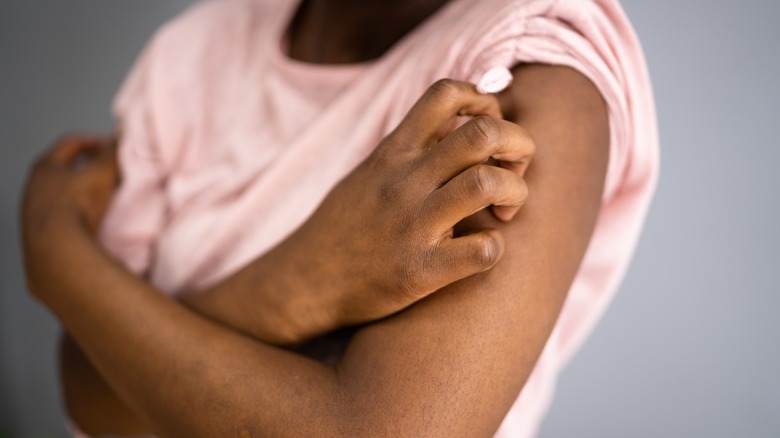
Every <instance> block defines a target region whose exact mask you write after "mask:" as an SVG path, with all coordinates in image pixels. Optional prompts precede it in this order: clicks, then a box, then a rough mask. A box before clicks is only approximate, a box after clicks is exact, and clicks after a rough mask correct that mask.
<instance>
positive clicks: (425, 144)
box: [273, 80, 535, 333]
mask: <svg viewBox="0 0 780 438" xmlns="http://www.w3.org/2000/svg"><path fill="white" fill-rule="evenodd" d="M463 116H475V117H474V118H473V119H472V120H470V121H469V122H467V123H465V124H463V125H462V126H460V127H458V128H457V129H455V130H454V131H453V129H454V128H455V127H456V126H457V124H458V122H459V121H460V120H461V118H462V117H463ZM534 149H535V146H534V143H533V141H532V139H531V138H530V136H529V135H528V133H526V132H525V130H523V129H522V128H521V127H519V126H517V125H515V124H513V123H511V122H508V121H504V120H502V119H501V113H500V108H499V104H498V101H497V99H496V97H495V96H493V95H482V94H479V93H477V92H476V90H475V88H474V87H473V86H472V85H470V84H466V83H462V82H455V81H450V80H444V81H440V82H438V83H436V84H434V85H433V86H432V87H431V88H430V89H429V90H428V91H427V92H426V93H425V94H424V95H423V97H422V98H421V99H420V100H419V101H418V102H417V103H416V105H415V106H414V107H413V108H412V110H411V111H410V112H409V114H408V115H407V116H406V118H405V119H404V120H403V121H402V122H401V124H400V125H399V126H398V127H397V129H395V131H394V132H393V133H391V134H390V135H389V136H388V137H387V138H385V139H384V140H383V141H382V142H381V143H380V144H379V146H378V147H377V148H376V150H375V151H374V152H373V153H372V154H371V155H370V156H369V157H368V158H367V159H366V160H365V161H364V162H363V163H362V164H360V165H359V166H358V167H357V168H356V169H355V170H354V171H353V172H352V173H351V174H349V175H348V176H347V177H346V178H345V179H344V180H342V181H341V182H340V183H339V184H338V185H337V186H336V187H335V188H334V189H333V190H332V192H331V193H330V194H329V195H328V196H327V197H326V199H325V200H324V201H323V203H322V205H321V206H320V207H319V208H318V210H317V211H316V212H315V213H314V214H313V215H312V217H311V218H310V219H309V220H308V221H307V222H306V223H305V224H304V225H303V226H302V227H301V228H300V229H299V230H298V231H296V232H295V233H294V234H293V235H292V236H291V237H290V238H288V239H287V240H286V241H285V242H283V243H282V244H281V245H280V246H279V247H277V248H276V249H274V250H273V253H274V254H273V256H274V257H275V258H276V259H277V260H278V261H279V263H280V266H281V264H284V265H286V268H287V269H290V267H292V269H291V271H292V272H295V273H296V274H297V275H299V276H300V277H301V282H302V285H303V286H301V287H302V290H306V291H317V293H320V294H330V298H329V299H325V300H319V301H317V300H315V302H320V303H322V302H330V303H335V305H331V306H328V307H329V308H327V309H314V310H310V311H309V312H308V314H307V315H302V316H301V319H308V320H314V319H318V318H319V319H322V320H323V321H324V322H323V323H322V324H323V327H321V330H319V332H320V333H321V332H322V331H327V329H333V328H336V327H338V326H342V325H349V324H356V323H361V322H366V321H371V320H375V319H378V318H382V317H385V316H388V315H390V314H393V313H395V312H397V311H399V310H401V309H403V308H405V307H407V306H409V305H410V304H412V303H414V302H416V301H418V300H420V299H421V298H423V297H425V296H427V295H429V294H430V293H432V292H434V291H436V290H437V289H439V288H441V287H443V286H446V285H448V284H450V283H452V282H455V281H457V280H460V279H462V278H465V277H468V276H471V275H473V274H476V273H479V272H483V271H486V270H488V269H490V268H491V267H493V266H494V265H495V264H496V263H497V262H498V261H499V259H500V258H501V255H502V253H503V247H504V242H503V238H502V236H501V234H500V233H499V232H498V231H497V230H495V229H482V230H470V231H469V232H468V233H466V234H465V235H456V233H455V232H454V227H455V225H456V224H457V223H458V222H460V221H461V220H462V219H464V218H466V217H468V216H470V215H471V214H473V213H475V212H477V211H479V210H482V209H484V208H486V207H488V206H491V205H492V206H493V207H492V211H493V213H494V215H495V216H496V217H497V218H499V219H500V220H503V221H507V220H510V219H511V218H512V217H513V216H514V215H515V214H516V213H517V211H518V209H519V208H520V206H521V205H522V204H523V202H524V201H525V199H526V196H527V188H526V185H525V182H524V180H523V178H522V176H523V174H524V172H525V169H526V168H527V166H528V164H529V162H530V160H531V158H532V155H533V153H534ZM491 158H492V159H495V160H499V162H500V167H498V166H492V165H488V164H486V162H487V161H488V160H489V159H491ZM291 271H288V272H291ZM320 307H325V306H320ZM323 312H324V313H325V314H324V316H323V315H322V314H323ZM323 329H324V330H323Z"/></svg>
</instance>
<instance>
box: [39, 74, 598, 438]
mask: <svg viewBox="0 0 780 438" xmlns="http://www.w3.org/2000/svg"><path fill="white" fill-rule="evenodd" d="M504 98H505V99H506V100H505V102H506V103H507V104H506V105H505V108H507V109H508V110H509V111H507V114H509V115H511V116H512V119H513V120H515V121H516V122H518V123H519V124H521V125H522V126H524V127H525V129H526V130H527V131H528V132H530V133H531V134H532V135H533V137H534V139H535V140H536V144H537V154H536V158H535V164H534V166H533V167H532V168H531V170H529V173H528V174H527V180H528V185H529V188H530V191H531V193H532V196H531V198H529V200H528V202H527V204H526V205H525V207H524V209H523V210H522V212H521V213H520V214H519V215H518V216H517V217H516V218H515V220H514V221H512V222H510V223H506V224H503V223H498V222H497V221H496V220H495V219H494V218H493V217H492V216H490V215H489V214H488V213H486V212H481V213H479V214H477V215H476V216H475V217H474V218H472V219H471V221H473V222H475V223H476V225H477V226H480V225H483V226H495V227H496V228H498V229H499V230H500V231H502V232H503V235H504V236H505V239H506V242H507V244H506V251H505V254H504V257H503V259H502V261H501V262H500V263H498V265H496V266H495V267H494V268H493V269H492V270H490V271H488V272H485V273H483V274H478V275H475V276H472V277H469V278H467V279H465V280H462V281H460V282H457V283H455V284H452V285H450V286H448V287H446V288H445V289H444V290H442V291H440V292H439V293H437V294H434V295H432V296H430V297H429V298H426V299H425V300H423V301H421V302H419V303H418V304H416V305H414V306H413V307H411V308H409V309H407V310H405V311H404V312H402V313H400V314H398V315H396V316H394V317H392V318H389V319H386V320H383V321H381V322H379V323H375V324H373V325H371V326H369V327H366V328H364V329H362V330H361V331H360V332H359V333H358V334H357V335H356V336H355V338H354V339H353V340H352V342H351V344H350V346H349V348H348V350H347V352H346V354H345V356H344V358H343V360H342V361H341V363H339V365H338V366H337V367H335V368H331V367H327V366H324V365H322V364H319V363H316V362H314V361H311V360H308V359H305V358H302V357H300V356H298V355H296V354H294V353H290V352H287V351H284V350H280V349H278V348H276V347H272V346H269V345H267V344H263V343H260V342H257V341H254V340H252V339H250V338H248V337H245V336H243V335H241V334H239V333H237V332H235V331H232V330H230V329H227V328H225V327H223V326H220V325H217V324H215V323H212V322H210V321H208V320H205V319H203V318H201V317H199V316H197V315H196V314H193V313H191V312H189V311H188V310H186V309H184V308H182V307H181V306H180V305H178V304H177V303H175V302H172V301H170V300H169V299H167V298H165V297H163V296H161V295H160V294H158V293H157V292H156V291H154V290H153V289H151V288H150V287H149V286H148V285H146V284H145V283H143V282H142V281H141V280H139V279H137V278H135V277H134V276H132V275H131V274H129V273H127V272H126V271H124V270H123V269H122V268H120V267H119V266H117V265H116V264H115V263H114V262H112V261H111V260H110V259H109V258H108V257H106V256H105V255H104V254H103V253H102V252H101V251H100V250H99V249H98V248H97V247H96V246H95V244H94V242H93V241H92V239H91V238H90V236H89V235H88V233H86V232H84V233H73V232H68V233H56V235H58V236H59V239H61V240H60V241H59V242H58V244H61V245H65V246H66V247H68V248H71V252H72V253H74V254H79V257H72V258H71V259H69V260H68V263H69V269H66V270H64V271H63V272H61V275H62V278H60V279H58V280H59V283H60V284H62V285H63V286H64V287H65V288H66V290H65V291H64V292H63V293H58V294H51V295H48V296H46V298H45V300H44V301H45V302H46V303H47V305H49V307H50V308H52V310H54V312H55V313H56V314H57V315H58V316H59V317H60V319H61V320H62V322H63V324H64V325H65V326H66V327H67V328H68V329H69V330H70V332H71V333H72V334H73V335H74V337H75V338H76V339H77V340H78V342H79V344H80V345H81V347H82V348H83V349H84V351H85V353H86V355H87V356H88V357H89V358H90V360H91V361H92V362H93V363H94V364H95V366H96V368H97V369H98V370H99V371H100V373H101V374H102V375H103V376H104V377H105V378H106V380H107V381H108V382H109V384H110V385H111V387H112V388H114V389H115V390H116V391H117V392H118V393H119V394H120V396H121V397H122V398H123V399H125V400H127V402H128V404H129V405H130V406H131V407H132V408H133V409H134V410H136V411H137V412H138V413H139V414H140V415H141V417H142V418H143V419H144V421H147V422H148V423H149V424H151V425H152V428H153V430H155V432H157V433H159V434H161V435H174V436H179V435H193V434H197V435H216V436H221V435H228V434H232V433H235V431H237V430H240V429H243V430H247V431H249V432H250V433H253V434H255V435H261V434H262V435H272V436H277V435H278V436H288V435H289V436H299V435H302V434H312V433H316V434H318V435H344V434H349V435H407V436H420V435H425V436H436V435H443V436H482V435H490V434H492V433H493V432H494V431H495V429H496V428H497V427H498V425H499V423H500V421H501V419H502V418H503V417H504V415H505V414H506V410H507V409H508V408H509V406H510V405H511V403H512V401H513V400H514V399H515V398H516V396H517V394H518V393H519V391H520V389H521V388H522V386H523V384H524V382H525V380H526V379H527V377H528V374H529V373H530V371H531V369H532V367H533V364H534V363H535V361H536V359H537V358H538V355H539V354H540V352H541V349H542V347H543V346H544V343H545V341H546V339H547V337H548V336H549V332H550V330H551V329H552V327H553V324H554V322H555V319H556V318H557V315H558V312H559V311H560V307H561V304H562V302H563V300H564V298H565V295H566V292H567V290H568V288H569V286H570V284H571V280H572V278H573V277H574V275H575V273H576V270H577V267H578V265H579V263H580V260H581V259H582V256H583V254H584V251H585V249H586V247H587V243H588V240H589V237H590V233H591V232H592V229H593V226H594V223H595V219H596V216H597V214H598V208H599V203H600V196H601V190H602V185H603V179H604V174H605V172H606V163H607V154H608V147H607V146H608V145H607V142H608V139H607V121H606V113H605V110H604V105H603V102H602V100H601V98H600V96H599V95H598V92H597V91H596V90H595V89H594V87H593V86H592V84H590V83H589V82H588V81H587V80H585V79H584V78H583V77H582V76H581V75H579V74H577V73H575V72H573V71H571V70H568V69H563V68H554V67H535V66H527V67H521V68H518V69H516V71H515V84H514V85H513V87H512V89H511V90H510V91H509V93H507V94H506V95H505V96H504ZM551 127H554V128H551ZM485 132H486V133H487V136H488V137H489V136H490V135H494V134H495V131H492V128H490V127H489V126H487V125H486V131H485ZM472 225H473V224H472ZM90 271H94V272H98V273H99V274H98V275H95V276H94V277H92V278H86V277H85V276H84V275H83V273H84V272H90ZM80 274H82V275H80ZM94 291H101V292H100V293H95V292H94Z"/></svg>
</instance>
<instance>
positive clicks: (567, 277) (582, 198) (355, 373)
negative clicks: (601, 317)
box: [338, 65, 609, 436]
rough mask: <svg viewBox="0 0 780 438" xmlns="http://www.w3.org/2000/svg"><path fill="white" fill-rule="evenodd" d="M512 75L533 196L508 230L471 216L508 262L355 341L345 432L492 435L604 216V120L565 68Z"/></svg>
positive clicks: (509, 96) (601, 107)
mask: <svg viewBox="0 0 780 438" xmlns="http://www.w3.org/2000/svg"><path fill="white" fill-rule="evenodd" d="M514 77H515V80H514V83H513V85H512V87H511V88H510V89H509V90H507V91H506V92H504V93H503V94H502V95H501V96H500V98H501V101H502V108H503V109H504V112H505V115H506V116H507V118H508V119H510V120H513V121H515V122H517V123H518V124H520V125H522V126H523V127H524V128H525V129H526V130H527V131H528V132H530V134H531V135H532V136H533V137H534V139H535V141H536V144H537V150H536V155H535V158H534V162H533V164H532V165H531V167H530V168H529V170H528V172H527V174H526V181H527V184H528V186H529V191H530V195H529V199H528V201H527V202H526V204H525V206H524V207H523V209H522V210H521V212H520V213H519V214H518V216H517V217H516V218H515V219H514V220H513V221H511V222H509V223H500V222H498V221H497V220H495V219H494V218H493V217H492V216H491V215H490V214H489V213H488V212H487V211H482V212H480V213H478V214H476V215H474V216H472V217H471V218H469V219H468V220H469V221H471V222H473V224H474V225H476V226H489V227H496V228H499V229H501V231H502V232H503V233H504V236H505V239H506V243H507V244H506V252H505V254H504V257H503V259H502V260H501V261H500V262H499V264H498V265H497V266H496V267H495V268H493V269H492V270H490V271H488V272H485V273H483V274H480V275H475V276H472V277H469V278H466V279H464V280H462V281H459V282H457V283H454V284H452V285H450V286H448V287H446V288H444V289H443V290H441V291H439V292H437V293H435V294H433V295H432V296H431V297H429V298H428V299H425V300H423V301H421V302H419V303H418V304H416V305H414V306H413V307H411V308H409V309H407V310H406V311H404V312H402V313H400V314H398V315H396V316H394V317H392V318H389V319H386V320H384V321H381V322H378V323H375V324H373V325H370V326H368V327H366V328H364V329H362V330H360V331H359V332H358V333H357V334H356V335H355V337H354V338H353V340H352V342H351V343H350V345H349V347H348V349H347V351H346V354H345V356H344V358H343V360H342V361H341V363H340V364H339V368H338V376H339V381H340V383H341V386H342V389H343V392H342V394H344V397H346V398H347V400H346V403H345V406H347V407H348V409H349V416H350V418H351V419H352V420H351V421H349V422H347V424H349V426H348V427H353V428H355V429H356V430H350V431H348V432H349V433H351V434H353V433H354V434H358V435H361V436H363V435H372V434H381V435H399V434H401V433H403V434H404V435H412V436H420V435H424V436H432V435H448V436H449V435H452V434H453V433H455V434H456V435H465V436H481V435H491V434H492V433H494V432H495V430H496V429H497V427H498V426H499V424H500V422H501V420H502V419H503V418H504V416H505V415H506V412H507V410H508V409H509V408H510V406H511V405H512V403H513V402H514V400H515V399H516V398H517V396H518V394H519V392H520V390H521V389H522V387H523V385H524V383H525V381H526V380H527V378H528V376H529V374H530V372H531V370H532V369H533V366H534V364H535V363H536V360H537V359H538V357H539V355H540V354H541V351H542V349H543V347H544V345H545V343H546V341H547V338H548V337H549V335H550V332H551V331H552V328H553V326H554V324H555V321H556V319H557V316H558V314H559V312H560V309H561V306H562V305H563V302H564V299H565V297H566V293H567V291H568V289H569V287H570V285H571V283H572V281H573V279H574V276H575V274H576V272H577V270H578V267H579V264H580V262H581V260H582V258H583V256H584V253H585V250H586V248H587V245H588V242H589V239H590V235H591V233H592V231H593V228H594V226H595V222H596V218H597V215H598V212H599V207H600V202H601V195H602V190H603V184H604V178H605V174H606V168H607V161H608V151H609V145H608V143H609V135H608V120H607V113H606V108H605V104H604V102H603V99H602V98H601V96H600V94H599V92H598V91H597V90H596V88H595V86H593V84H592V83H590V82H589V81H588V80H587V79H586V78H585V77H584V76H582V75H581V74H579V73H577V72H576V71H574V70H572V69H569V68H564V67H552V66H539V65H526V66H519V67H517V68H516V69H515V70H514ZM345 414H346V413H345ZM355 419H361V420H360V421H357V420H355Z"/></svg>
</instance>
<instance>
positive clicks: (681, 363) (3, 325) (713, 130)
mask: <svg viewBox="0 0 780 438" xmlns="http://www.w3.org/2000/svg"><path fill="white" fill-rule="evenodd" d="M188 3H190V2H189V1H185V0H176V1H172V0H167V1H160V0H154V1H153V0H134V1H117V0H99V1H98V0H71V1H62V0H25V1H16V2H10V1H6V2H2V4H0V212H1V213H2V214H1V215H0V436H2V437H6V436H8V437H23V438H26V437H60V436H65V429H64V427H63V424H64V420H63V413H62V408H61V406H60V401H59V390H58V388H57V383H56V380H57V378H56V368H55V359H54V358H55V345H56V339H57V333H58V328H57V324H56V322H55V320H54V319H53V318H52V317H51V316H50V314H49V313H48V312H47V311H46V310H45V309H44V308H43V307H41V306H40V305H39V304H37V303H36V302H35V301H34V300H33V299H32V298H30V297H29V295H27V294H26V293H25V287H24V276H23V272H22V266H21V260H20V251H19V243H18V219H17V211H18V208H17V205H18V202H19V195H20V190H21V187H22V183H23V181H24V177H25V173H26V169H27V167H28V166H29V164H30V163H31V161H32V160H33V158H34V157H35V156H36V155H37V154H38V153H40V152H41V151H42V150H44V149H45V148H46V147H47V146H48V145H49V144H50V143H51V141H52V140H53V139H54V138H56V137H57V136H58V135H59V134H60V133H63V132H66V131H70V130H74V129H76V130H79V129H86V130H95V129H102V130H107V129H109V128H111V126H112V125H111V118H110V117H109V113H108V106H109V103H110V100H111V97H112V95H113V93H114V91H115V90H116V88H117V87H118V85H119V84H120V82H121V80H122V78H123V76H124V74H125V72H126V71H127V69H128V68H129V67H130V65H131V64H132V62H133V60H134V58H135V56H136V55H137V53H138V51H139V50H140V49H141V47H142V46H143V44H144V42H145V41H146V39H147V38H148V37H149V35H150V34H151V32H152V31H153V30H154V29H155V28H156V27H157V26H158V25H159V24H160V23H162V22H163V21H165V20H166V19H167V18H169V17H171V16H172V15H174V14H175V13H176V12H177V11H179V10H181V9H182V8H183V7H185V6H186V5H187V4H188ZM485 3H487V0H485ZM624 6H625V8H626V10H627V12H628V14H629V16H630V17H631V18H632V20H633V22H634V25H635V27H636V30H637V32H638V34H639V36H640V38H641V40H642V42H643V44H644V47H645V50H646V55H647V58H648V62H649V67H650V72H651V76H652V78H653V81H654V85H655V93H656V99H657V104H658V115H659V122H660V128H661V141H662V171H661V179H660V185H659V187H658V192H657V195H656V198H655V201H654V203H653V206H652V209H651V211H650V215H649V217H648V221H647V226H646V228H645V232H644V234H643V237H642V240H641V242H640V245H639V248H638V251H637V254H636V257H635V260H634V263H633V266H632V268H631V269H630V271H629V274H628V277H627V278H626V281H625V282H624V284H623V287H622V288H621V291H620V293H619V294H618V296H617V298H616V300H615V302H614V303H613V305H612V307H611V308H610V309H609V310H608V312H607V314H606V315H605V317H604V319H603V320H602V322H601V323H600V325H599V326H598V327H597V329H596V331H595V332H594V334H593V336H592V337H591V338H590V340H589V341H588V342H587V343H586V344H585V346H584V348H583V349H582V351H581V352H580V353H579V354H578V355H577V356H576V357H575V359H574V360H573V361H572V363H571V364H570V366H569V367H568V368H567V370H566V371H565V372H564V373H563V375H562V376H561V380H560V383H559V389H558V393H557V396H556V399H555V402H554V404H553V407H552V409H551V412H550V414H549V416H548V418H547V419H546V421H545V423H544V425H543V427H542V434H541V435H542V437H568V436H575V437H634V438H636V437H659V436H662V437H704V436H706V437H713V438H716V437H724V438H725V437H734V436H749V437H778V436H780V372H779V371H778V370H780V339H779V338H780V336H779V335H780V319H779V318H778V317H777V314H778V311H780V287H778V285H777V283H776V282H775V278H776V276H777V273H778V271H779V270H780V263H778V262H779V261H780V257H779V256H778V249H779V248H780V232H778V227H779V226H780V205H779V204H780V195H778V189H780V184H779V183H780V177H778V174H777V171H776V167H777V166H778V163H780V140H778V133H777V132H778V129H777V127H778V125H779V124H780V123H779V122H778V118H779V117H780V86H778V83H777V81H778V79H779V78H780V49H778V46H777V45H778V43H780V26H778V25H777V24H776V20H777V19H778V17H780V3H778V2H777V1H776V0H751V1H744V2H734V1H725V0H689V1H685V2H671V1H665V2H654V1H643V0H629V1H624Z"/></svg>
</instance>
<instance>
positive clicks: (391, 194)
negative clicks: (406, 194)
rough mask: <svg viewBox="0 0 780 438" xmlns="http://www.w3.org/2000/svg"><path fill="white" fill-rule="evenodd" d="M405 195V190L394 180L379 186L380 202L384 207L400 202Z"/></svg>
mask: <svg viewBox="0 0 780 438" xmlns="http://www.w3.org/2000/svg"><path fill="white" fill-rule="evenodd" d="M402 195H403V189H402V187H401V184H400V182H399V181H397V180H395V179H394V178H392V179H389V180H387V181H384V182H383V183H381V184H380V185H379V195H378V197H379V200H380V201H381V202H382V204H383V205H388V204H395V203H397V202H399V201H400V200H401V198H402Z"/></svg>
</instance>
